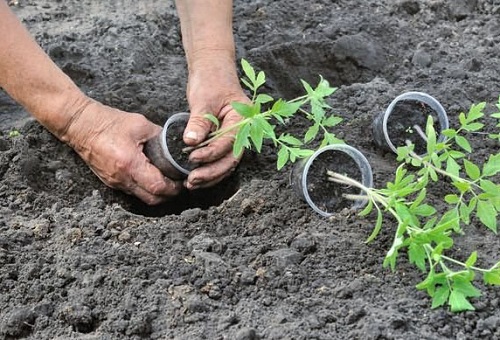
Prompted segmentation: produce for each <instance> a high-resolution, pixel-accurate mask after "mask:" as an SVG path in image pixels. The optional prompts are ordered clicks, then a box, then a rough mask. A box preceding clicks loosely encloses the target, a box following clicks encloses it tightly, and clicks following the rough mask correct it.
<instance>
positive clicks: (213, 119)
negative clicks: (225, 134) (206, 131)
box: [203, 113, 220, 130]
mask: <svg viewBox="0 0 500 340" xmlns="http://www.w3.org/2000/svg"><path fill="white" fill-rule="evenodd" d="M203 117H204V118H205V119H206V120H209V121H210V122H211V123H212V124H214V125H215V127H216V129H217V130H218V129H219V127H220V122H219V120H218V119H217V117H215V116H214V115H213V114H211V113H206V114H205V115H204V116H203Z"/></svg>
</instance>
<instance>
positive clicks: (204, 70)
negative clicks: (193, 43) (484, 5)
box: [184, 54, 250, 189]
mask: <svg viewBox="0 0 500 340" xmlns="http://www.w3.org/2000/svg"><path fill="white" fill-rule="evenodd" d="M187 99H188V102H189V106H190V111H191V115H190V119H189V122H188V125H187V126H186V129H185V131H184V142H185V143H186V144H188V145H191V146H195V145H197V144H199V143H201V142H203V141H204V140H205V139H206V137H207V135H208V134H209V133H210V131H211V130H212V129H213V128H214V126H213V124H212V123H211V122H210V121H209V120H207V119H206V118H205V117H204V116H205V114H207V113H211V114H213V115H214V116H216V117H217V118H218V119H219V121H220V122H221V124H220V128H221V129H223V128H225V127H229V126H232V125H233V124H235V123H237V122H238V121H240V120H241V119H242V117H241V116H240V115H239V114H238V113H237V112H236V111H235V110H234V109H233V108H232V107H231V103H232V102H242V103H249V102H250V100H249V99H248V98H247V96H246V95H245V93H244V92H243V90H242V88H241V86H240V83H239V79H238V75H237V73H236V66H235V63H234V59H233V58H224V57H221V56H220V55H218V56H214V57H213V58H210V56H209V55H207V54H206V55H204V57H203V59H202V60H200V61H198V62H196V63H193V65H192V66H191V67H190V72H189V80H188V87H187ZM233 141H234V135H233V134H227V135H225V136H223V137H221V138H218V139H216V140H214V141H213V142H211V143H210V144H208V145H207V146H204V147H201V148H198V149H195V150H194V151H192V152H191V154H190V156H189V159H190V161H191V162H192V163H195V164H202V166H200V167H199V168H196V169H194V170H193V171H191V173H190V174H189V176H188V178H187V179H186V181H185V183H184V185H185V186H186V188H188V189H197V188H205V187H209V186H212V185H215V184H216V183H218V182H220V181H221V180H222V179H224V178H225V177H227V176H228V175H230V174H231V172H232V171H234V169H235V168H236V166H237V165H238V162H239V160H240V159H239V158H236V157H235V156H234V155H233V151H232V150H233Z"/></svg>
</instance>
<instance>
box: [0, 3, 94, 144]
mask: <svg viewBox="0 0 500 340" xmlns="http://www.w3.org/2000/svg"><path fill="white" fill-rule="evenodd" d="M0 32H2V33H1V34H0V87H2V88H3V89H4V90H5V91H6V92H7V93H8V94H9V95H10V96H11V97H12V98H14V100H16V101H17V102H18V103H20V104H21V105H23V106H24V107H25V108H26V110H27V111H28V112H29V113H31V114H32V115H33V116H34V117H35V118H36V119H37V120H38V121H39V122H40V123H41V124H42V125H44V126H45V127H46V128H47V129H48V130H50V131H51V132H52V133H54V134H55V135H56V136H57V137H58V138H60V139H63V140H65V141H67V140H66V139H67V138H66V136H65V134H66V130H67V129H68V127H69V125H70V124H71V121H72V119H75V117H76V116H77V115H78V112H81V111H82V110H83V108H84V107H85V106H86V105H88V102H89V99H88V98H86V96H85V95H83V94H82V93H81V91H80V90H79V89H78V87H77V86H76V85H75V84H74V83H73V81H72V80H71V79H70V78H69V77H68V76H66V75H65V74H64V73H63V72H62V71H61V70H60V69H59V68H58V67H57V66H56V65H55V64H54V63H53V62H52V61H51V60H50V58H49V57H48V56H47V55H46V54H45V53H44V51H43V50H42V49H41V48H40V47H39V46H38V44H37V43H36V42H35V41H34V39H33V38H32V37H31V36H30V34H29V32H28V31H27V30H26V29H25V28H24V26H23V25H22V24H21V22H20V21H19V20H18V19H17V18H16V16H15V15H14V14H13V13H12V12H11V10H10V9H9V8H8V6H7V4H6V2H5V1H3V0H0Z"/></svg>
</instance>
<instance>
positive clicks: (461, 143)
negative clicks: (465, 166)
mask: <svg viewBox="0 0 500 340" xmlns="http://www.w3.org/2000/svg"><path fill="white" fill-rule="evenodd" d="M455 142H456V143H457V145H458V146H460V147H461V148H462V149H464V150H465V151H467V152H472V148H471V146H470V143H469V141H468V140H467V139H465V137H463V136H455Z"/></svg>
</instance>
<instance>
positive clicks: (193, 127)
mask: <svg viewBox="0 0 500 340" xmlns="http://www.w3.org/2000/svg"><path fill="white" fill-rule="evenodd" d="M206 113H208V111H204V112H200V111H197V112H191V114H190V116H189V121H188V123H187V125H186V129H185V130H184V136H183V139H184V143H186V144H187V145H197V144H199V143H201V142H203V141H204V140H205V139H206V137H207V135H208V133H209V132H210V129H211V127H212V123H211V122H210V121H209V120H208V119H206V118H205V117H204V116H205V114H206Z"/></svg>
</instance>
